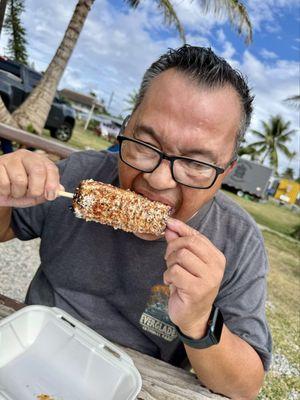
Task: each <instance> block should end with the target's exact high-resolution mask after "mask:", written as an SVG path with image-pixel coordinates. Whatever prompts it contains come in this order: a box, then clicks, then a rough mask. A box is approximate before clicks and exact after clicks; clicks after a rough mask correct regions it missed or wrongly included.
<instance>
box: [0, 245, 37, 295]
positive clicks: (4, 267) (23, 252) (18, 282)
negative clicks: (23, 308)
mask: <svg viewBox="0 0 300 400" xmlns="http://www.w3.org/2000/svg"><path fill="white" fill-rule="evenodd" d="M39 243H40V240H39V239H35V240H30V241H27V242H22V241H20V240H18V239H13V240H11V241H9V242H6V243H0V293H2V294H4V295H6V296H8V297H12V298H14V299H16V300H20V301H23V300H24V298H25V295H26V291H27V287H28V285H29V283H30V281H31V279H32V277H33V275H34V273H35V271H36V270H37V268H38V266H39V264H40V257H39Z"/></svg>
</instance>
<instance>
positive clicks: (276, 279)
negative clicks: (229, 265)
mask: <svg viewBox="0 0 300 400" xmlns="http://www.w3.org/2000/svg"><path fill="white" fill-rule="evenodd" d="M263 235H264V238H265V244H266V248H267V252H268V256H269V261H270V270H269V276H268V303H267V316H268V321H269V324H270V328H271V332H272V336H273V363H272V367H271V370H270V372H269V373H268V375H267V377H266V380H265V384H264V387H263V389H262V391H261V394H260V396H259V399H268V400H269V399H270V400H271V399H272V400H284V399H291V400H293V399H295V400H296V399H299V398H300V379H299V367H300V365H299V362H300V357H299V354H300V353H299V346H300V340H299V328H300V317H299V309H300V296H299V275H300V271H299V257H300V242H299V243H297V242H291V241H289V240H285V239H284V238H282V237H279V236H278V235H276V234H274V233H271V232H267V231H264V232H263Z"/></svg>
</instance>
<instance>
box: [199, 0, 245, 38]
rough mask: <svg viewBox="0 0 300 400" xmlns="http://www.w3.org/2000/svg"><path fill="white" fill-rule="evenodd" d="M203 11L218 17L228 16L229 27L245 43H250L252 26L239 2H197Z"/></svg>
mask: <svg viewBox="0 0 300 400" xmlns="http://www.w3.org/2000/svg"><path fill="white" fill-rule="evenodd" d="M198 2H199V3H200V4H201V6H202V7H203V9H204V10H205V11H206V12H207V11H211V12H213V13H214V14H215V15H217V16H220V15H222V14H225V15H227V16H228V18H229V21H230V24H231V26H232V27H233V28H234V29H236V31H237V32H238V34H239V35H244V36H245V43H246V44H250V43H251V42H252V24H251V21H250V18H249V15H248V12H247V9H246V7H245V6H244V4H243V3H242V2H241V1H239V0H214V1H212V0H198Z"/></svg>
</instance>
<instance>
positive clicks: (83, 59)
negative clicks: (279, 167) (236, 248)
mask: <svg viewBox="0 0 300 400" xmlns="http://www.w3.org/2000/svg"><path fill="white" fill-rule="evenodd" d="M291 2H292V3H293V2H294V0H291ZM76 3H77V1H76V0H68V1H67V0H60V1H59V0H53V1H51V2H39V1H37V0H27V1H26V13H25V14H24V23H25V27H26V29H27V31H28V39H29V46H28V49H29V55H30V58H31V60H34V61H35V65H36V67H37V69H39V70H44V69H45V68H46V67H47V65H48V63H49V61H50V60H51V58H52V56H53V55H54V52H55V50H56V48H57V46H58V44H59V43H60V41H61V39H62V37H63V34H64V31H65V29H66V27H67V24H68V22H69V20H70V17H71V15H72V13H73V10H74V7H75V5H76ZM248 3H249V7H251V10H252V11H251V12H254V11H253V10H255V15H256V19H255V28H256V29H262V28H263V21H267V22H270V23H271V24H273V22H274V15H275V14H274V13H275V12H277V11H278V7H284V6H285V5H286V4H287V0H278V1H277V0H276V1H275V0H266V1H265V2H261V1H260V0H248ZM275 3H276V4H275ZM143 4H144V6H143V7H141V8H138V9H137V10H134V11H133V10H131V11H129V8H128V7H127V6H125V5H124V8H123V9H116V8H115V7H114V5H113V2H110V1H109V0H97V1H96V2H95V3H94V6H93V8H92V10H91V12H90V14H89V16H88V19H87V21H86V24H85V26H84V29H83V31H82V33H81V35H80V37H79V40H78V44H77V46H76V48H75V50H74V53H73V55H72V57H71V60H70V62H69V65H68V67H67V69H66V71H65V73H64V76H63V79H62V81H61V83H60V88H62V87H69V88H71V89H74V90H78V91H80V92H83V93H88V92H90V91H91V90H94V91H95V92H96V93H97V95H98V97H99V98H104V99H105V100H106V102H108V100H109V98H110V96H111V94H112V92H114V99H113V102H112V111H113V112H114V113H119V112H121V111H122V110H124V109H125V108H126V104H125V103H124V99H125V98H126V97H127V95H128V93H130V92H131V91H132V90H133V89H137V88H138V86H139V84H140V81H141V78H142V76H143V73H144V71H145V69H146V68H147V67H148V66H149V65H150V64H151V63H152V62H153V61H154V60H155V59H157V57H158V56H159V55H160V54H162V53H164V52H165V51H166V50H167V49H168V48H169V47H172V48H176V47H178V46H180V44H181V42H180V39H179V37H178V34H176V33H175V32H173V31H172V33H170V32H169V31H167V29H161V26H162V22H163V18H162V16H161V15H160V13H159V12H158V11H157V9H156V7H155V4H153V2H151V1H150V0H148V1H145V3H143ZM175 8H176V11H178V14H179V15H180V17H181V20H182V21H183V23H184V25H185V26H186V27H187V39H188V42H189V43H190V44H193V45H198V46H201V45H202V46H212V47H213V48H214V47H215V48H214V50H215V51H217V53H218V54H220V55H222V56H223V57H225V58H226V59H228V61H229V62H230V63H231V65H232V66H233V67H235V68H238V69H239V70H241V71H242V72H243V73H244V74H246V75H248V78H249V84H250V86H251V87H253V91H254V93H255V95H256V99H255V113H254V117H253V123H252V125H251V127H252V128H258V129H260V120H267V119H268V118H269V117H270V115H274V114H278V113H279V114H281V115H282V116H283V117H284V119H285V120H290V121H291V122H292V127H293V128H296V127H298V126H299V121H298V115H297V112H296V111H295V110H294V109H291V108H289V107H288V106H287V105H286V104H285V103H283V102H282V100H283V99H284V98H286V97H288V96H291V95H294V94H296V92H297V87H298V86H297V85H298V64H297V63H296V62H293V61H286V60H281V59H280V56H278V57H277V58H275V56H276V54H275V53H273V52H271V51H270V50H268V49H267V48H265V49H262V52H261V54H260V56H261V57H264V61H261V59H259V58H258V57H256V56H254V55H253V53H251V52H250V51H249V50H246V51H244V52H243V53H242V58H239V54H238V53H237V52H236V49H235V48H234V46H233V44H232V43H231V42H230V41H229V40H228V39H227V38H226V35H225V33H224V30H223V28H222V25H223V24H224V23H225V19H224V20H222V21H221V22H218V23H216V21H215V19H214V18H212V17H211V16H204V15H203V13H202V11H201V9H200V7H199V5H198V4H197V1H196V0H195V1H194V2H189V1H181V0H180V1H179V0H177V2H176V6H175ZM273 8H274V9H273ZM274 10H275V11H274ZM125 11H126V12H125ZM216 24H217V25H216ZM216 26H219V28H218V30H216V29H215V30H214V31H213V32H215V37H212V27H214V28H216ZM1 39H2V38H1ZM4 39H5V36H4ZM214 39H215V40H214ZM4 43H5V41H4ZM214 44H215V46H213V45H214ZM216 47H217V48H216ZM0 52H1V47H0ZM270 61H271V63H270ZM248 137H249V138H251V135H250V134H249V135H248ZM292 148H293V149H294V150H299V141H297V138H296V136H295V138H294V140H293V142H292ZM281 161H282V164H283V166H286V164H287V160H286V159H284V158H282V157H281ZM296 162H297V161H294V164H293V166H294V165H295V163H296ZM294 167H295V166H294Z"/></svg>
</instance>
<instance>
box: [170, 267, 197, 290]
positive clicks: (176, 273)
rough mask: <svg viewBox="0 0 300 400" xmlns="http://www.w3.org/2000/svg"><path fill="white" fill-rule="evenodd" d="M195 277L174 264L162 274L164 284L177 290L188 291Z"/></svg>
mask: <svg viewBox="0 0 300 400" xmlns="http://www.w3.org/2000/svg"><path fill="white" fill-rule="evenodd" d="M195 279H196V278H195V277H194V276H193V275H191V274H190V273H189V272H187V271H186V270H185V269H184V268H182V267H181V266H180V265H178V264H175V265H173V266H172V267H171V268H168V269H167V270H166V271H165V272H164V283H165V284H166V285H174V286H175V287H176V288H177V289H181V290H184V291H189V289H190V288H191V287H193V285H194V284H195Z"/></svg>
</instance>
